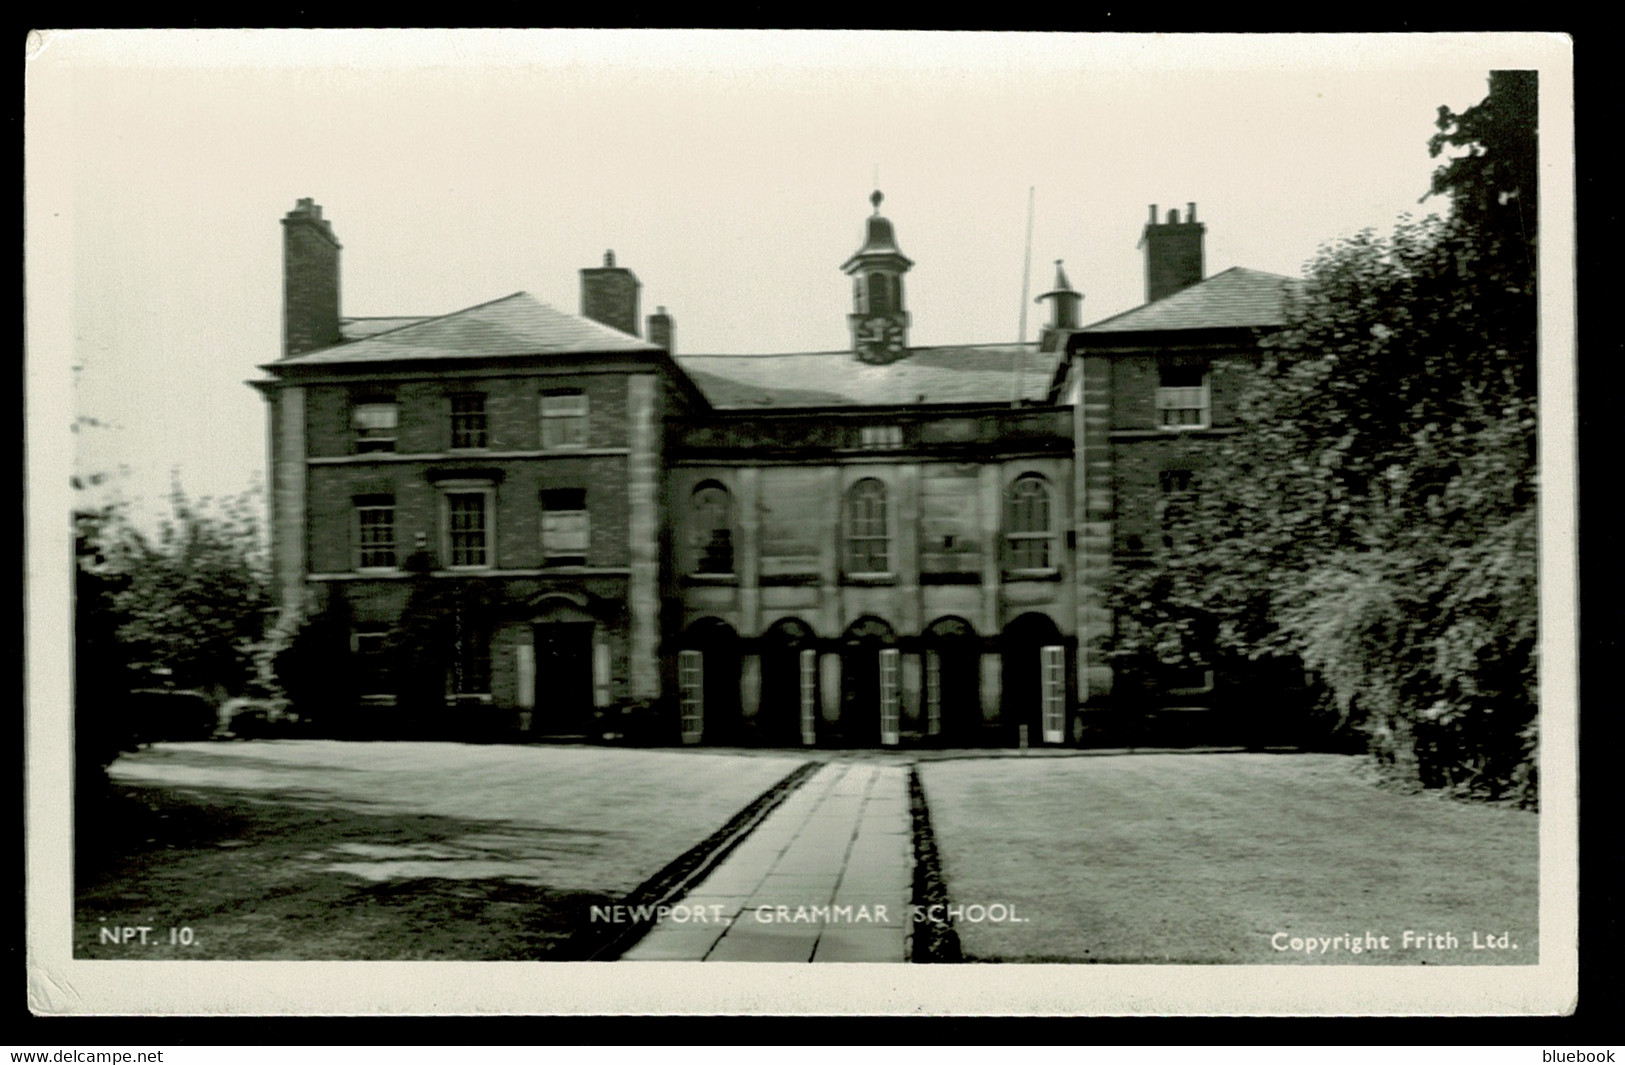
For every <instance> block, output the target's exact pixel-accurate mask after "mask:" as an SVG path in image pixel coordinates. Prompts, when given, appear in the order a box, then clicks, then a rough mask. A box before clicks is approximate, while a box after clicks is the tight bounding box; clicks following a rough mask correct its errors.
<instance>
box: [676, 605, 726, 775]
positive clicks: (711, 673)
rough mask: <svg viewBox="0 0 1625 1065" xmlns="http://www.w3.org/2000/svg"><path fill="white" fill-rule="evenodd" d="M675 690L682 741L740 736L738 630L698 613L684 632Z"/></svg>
mask: <svg viewBox="0 0 1625 1065" xmlns="http://www.w3.org/2000/svg"><path fill="white" fill-rule="evenodd" d="M677 694H678V704H679V707H680V710H681V726H682V740H683V742H684V743H709V744H729V743H738V742H739V739H740V735H739V733H740V707H739V634H738V633H736V632H734V630H733V628H732V627H731V626H729V625H728V623H727V622H724V621H719V620H718V619H716V618H701V619H700V620H699V621H696V622H695V623H694V624H692V625H690V626H689V627H688V631H687V632H686V633H684V634H683V642H682V649H681V650H680V651H678V652H677Z"/></svg>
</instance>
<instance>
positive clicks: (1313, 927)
mask: <svg viewBox="0 0 1625 1065" xmlns="http://www.w3.org/2000/svg"><path fill="white" fill-rule="evenodd" d="M919 773H920V780H921V784H922V786H923V788H924V792H925V797H926V801H927V802H928V804H929V806H930V811H931V821H932V827H933V828H934V830H935V834H936V840H937V846H938V848H939V850H940V852H941V855H942V868H943V875H944V877H945V878H946V880H947V884H948V894H949V896H950V898H951V899H952V901H953V902H954V903H956V904H959V905H968V904H972V903H981V904H983V905H988V904H990V903H995V902H1003V903H1006V904H1007V905H1013V906H1014V907H1015V911H1016V914H1017V915H1018V916H1019V917H1021V918H1023V919H1025V921H1026V923H1020V924H1018V923H1014V922H1009V923H1002V924H994V923H990V922H987V921H983V922H982V923H972V922H969V921H965V920H959V921H956V922H955V927H956V930H957V931H958V933H959V938H960V943H961V945H962V947H963V950H964V953H965V957H966V958H967V960H981V961H1029V962H1036V961H1092V962H1125V963H1156V962H1177V963H1190V964H1196V963H1231V964H1263V963H1271V962H1287V963H1302V962H1305V961H1308V962H1319V963H1330V964H1342V965H1347V964H1368V963H1377V964H1408V965H1415V964H1428V965H1482V964H1495V963H1500V964H1507V963H1513V964H1517V963H1527V964H1533V963H1534V962H1536V961H1537V960H1538V956H1537V947H1538V927H1537V924H1536V902H1537V897H1538V874H1539V864H1538V859H1537V824H1538V818H1537V816H1536V815H1535V814H1533V813H1530V812H1528V811H1524V810H1516V809H1510V808H1506V807H1494V806H1482V805H1471V804H1467V803H1459V802H1452V801H1449V800H1447V799H1444V798H1442V797H1440V796H1437V795H1408V794H1403V793H1400V792H1397V791H1389V790H1385V789H1381V788H1379V787H1377V786H1376V785H1375V784H1373V783H1372V782H1370V781H1369V780H1368V779H1366V777H1365V776H1364V771H1363V764H1362V763H1361V762H1360V760H1358V759H1353V758H1347V757H1340V756H1335V755H1308V754H1285V755H1270V754H1130V755H1121V756H1099V757H1075V758H1026V759H1023V758H995V759H967V760H963V761H941V762H929V763H923V764H921V765H920V767H919ZM1406 930H1410V931H1413V932H1417V933H1427V932H1433V933H1447V932H1448V933H1453V934H1454V935H1455V936H1456V939H1457V943H1458V946H1457V947H1456V948H1455V949H1431V950H1430V949H1416V948H1415V946H1414V945H1413V946H1412V948H1411V949H1405V948H1404V947H1403V946H1402V939H1401V937H1402V935H1403V933H1404V932H1405V931H1406ZM1277 932H1285V933H1287V934H1288V935H1287V937H1285V939H1283V940H1278V941H1277V942H1284V943H1287V944H1290V939H1291V938H1292V937H1304V938H1307V937H1311V936H1313V937H1334V936H1337V935H1339V934H1352V935H1354V936H1359V937H1363V936H1364V935H1365V933H1367V932H1371V933H1373V934H1374V935H1376V936H1379V937H1380V936H1384V935H1386V936H1388V937H1389V946H1390V949H1389V950H1387V951H1383V950H1381V949H1377V950H1372V951H1366V952H1364V953H1361V954H1352V953H1350V952H1349V951H1348V950H1347V949H1344V950H1338V951H1335V952H1327V953H1314V954H1308V953H1304V952H1302V951H1293V950H1290V949H1289V950H1286V951H1280V950H1276V949H1274V948H1273V946H1272V943H1271V939H1272V936H1274V934H1275V933H1277ZM1474 932H1477V933H1478V934H1479V939H1480V941H1481V942H1482V941H1484V940H1485V938H1486V936H1489V935H1492V934H1493V935H1495V936H1497V937H1498V936H1499V935H1500V934H1501V933H1510V936H1509V939H1508V946H1509V947H1510V945H1511V944H1516V945H1517V949H1516V950H1513V949H1501V950H1498V949H1480V950H1475V949H1473V947H1472V936H1473V933H1474ZM1444 942H1445V941H1443V940H1436V941H1435V942H1434V946H1435V947H1440V946H1442V945H1443V944H1444Z"/></svg>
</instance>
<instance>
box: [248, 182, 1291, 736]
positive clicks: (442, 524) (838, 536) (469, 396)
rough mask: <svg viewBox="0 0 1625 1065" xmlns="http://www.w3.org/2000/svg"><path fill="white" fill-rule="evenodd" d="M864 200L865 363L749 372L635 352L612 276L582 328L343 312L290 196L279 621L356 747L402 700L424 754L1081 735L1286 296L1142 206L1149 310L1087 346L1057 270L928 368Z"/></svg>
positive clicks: (318, 228)
mask: <svg viewBox="0 0 1625 1065" xmlns="http://www.w3.org/2000/svg"><path fill="white" fill-rule="evenodd" d="M872 202H873V203H874V206H875V213H874V215H873V216H872V217H870V218H868V219H866V221H865V235H866V236H865V242H864V244H863V246H862V247H861V248H860V249H859V252H858V253H857V254H856V255H854V256H853V257H852V258H851V259H849V260H848V261H847V263H846V264H845V266H844V267H843V269H845V270H846V272H847V273H849V274H851V275H852V277H853V296H852V298H853V304H852V307H851V309H850V314H849V315H848V319H849V323H850V325H851V329H852V350H850V351H846V352H825V353H808V354H806V355H793V356H764V357H758V358H750V357H730V356H680V355H674V353H673V352H672V351H671V347H672V342H673V341H672V338H673V335H674V330H673V324H672V318H671V316H670V315H668V314H667V313H666V311H665V308H663V307H662V308H660V310H659V312H658V313H657V314H656V315H652V316H651V317H650V321H649V338H650V341H652V342H650V341H642V340H639V339H637V336H636V332H637V323H638V299H639V291H640V286H639V284H638V282H637V279H636V278H635V277H634V276H633V275H632V274H631V272H630V271H629V270H626V269H625V268H624V267H618V266H616V265H615V263H614V258H613V254H612V253H611V254H610V255H606V258H605V263H604V265H603V266H601V267H591V268H588V269H585V270H582V271H581V274H582V291H581V305H582V313H581V315H580V316H579V317H577V316H573V315H568V314H565V313H563V312H559V311H555V310H553V309H552V308H550V307H547V306H546V305H544V304H540V303H538V302H536V301H534V300H532V299H531V298H530V297H528V296H525V295H524V294H522V293H520V294H516V295H515V296H512V297H507V298H506V299H503V300H497V301H493V302H492V303H490V304H482V305H480V306H478V307H475V308H470V309H468V310H467V311H463V312H457V313H456V314H453V315H447V316H443V317H441V318H430V319H390V320H382V319H341V318H339V317H338V271H337V264H338V258H337V255H338V247H339V246H338V242H337V240H336V238H334V237H333V234H332V228H331V226H330V225H329V224H328V223H327V222H325V221H324V220H322V219H321V209H320V208H319V207H316V206H315V205H314V204H312V203H310V202H309V201H300V203H299V205H298V206H297V207H296V208H295V210H294V211H293V212H291V213H290V214H289V216H288V217H287V218H286V219H284V228H285V238H284V248H285V262H286V271H285V285H286V287H285V313H284V320H285V323H286V339H285V347H284V358H283V359H282V360H280V361H279V362H277V363H273V364H271V365H268V366H267V367H265V369H266V370H267V371H268V372H269V374H270V378H269V379H268V380H265V381H260V382H256V385H257V387H259V388H260V389H261V391H262V392H263V394H264V395H265V398H266V401H267V415H268V419H269V426H270V434H269V437H270V440H269V450H270V456H269V457H270V463H271V480H272V492H271V503H272V528H273V569H274V572H275V579H276V581H277V584H278V588H279V593H280V602H281V603H282V605H283V608H284V611H285V613H286V615H287V616H288V617H290V618H293V617H295V616H298V617H300V618H303V619H305V620H306V621H307V622H308V621H310V620H311V619H314V618H318V617H327V618H330V619H337V620H336V624H335V625H334V626H332V628H333V629H334V630H335V631H342V632H347V633H348V636H349V642H348V646H347V647H341V648H338V649H337V652H338V653H340V654H341V655H343V654H347V655H348V656H349V657H348V659H346V661H345V663H344V668H346V669H347V670H348V671H349V672H348V674H347V675H350V676H353V677H354V678H355V684H354V686H353V689H354V690H353V691H352V692H351V695H352V696H353V701H354V702H355V703H356V704H357V707H358V709H357V710H356V713H357V714H358V715H362V716H358V717H357V718H356V720H357V721H361V722H363V723H364V724H363V727H362V731H366V730H367V729H370V728H373V727H374V726H376V727H377V728H378V729H379V730H383V731H387V729H385V728H384V726H385V724H386V723H387V722H388V721H389V720H390V719H391V715H392V714H395V713H397V712H398V711H400V710H401V708H402V707H404V706H406V705H407V704H412V705H413V706H415V707H417V713H418V720H420V721H421V719H422V718H423V717H424V716H425V715H426V716H427V718H429V719H430V723H431V726H433V727H431V728H429V730H428V731H430V732H432V733H436V734H448V733H449V734H457V733H466V732H470V731H473V732H483V733H485V734H494V735H509V736H513V735H520V736H523V735H530V736H583V737H596V736H601V735H604V734H606V733H614V732H619V731H637V733H638V734H639V735H641V736H642V737H644V738H646V739H648V740H650V741H653V742H689V743H760V744H773V745H783V746H792V745H809V744H825V745H843V746H873V745H878V746H894V745H908V744H968V745H986V744H1007V745H1010V744H1017V743H1030V744H1034V745H1037V744H1045V743H1050V744H1053V743H1065V742H1070V741H1072V740H1073V739H1074V738H1075V737H1076V736H1077V734H1078V731H1079V724H1080V721H1081V713H1082V712H1084V711H1086V709H1087V708H1088V707H1090V706H1094V705H1099V704H1100V703H1102V702H1103V701H1106V700H1109V698H1110V695H1111V690H1112V672H1111V669H1110V665H1109V653H1110V643H1111V636H1112V617H1111V614H1110V610H1109V607H1108V602H1109V591H1110V587H1111V581H1112V579H1113V574H1114V573H1115V572H1117V570H1118V567H1121V566H1123V565H1126V564H1128V565H1131V564H1134V563H1135V561H1136V560H1137V559H1140V558H1143V557H1145V556H1147V555H1148V554H1149V553H1151V552H1153V551H1154V550H1155V548H1156V545H1157V544H1158V543H1159V542H1160V540H1159V538H1158V537H1159V521H1160V514H1161V512H1160V510H1159V500H1160V499H1161V497H1162V495H1163V494H1164V493H1165V492H1166V491H1167V490H1168V487H1169V485H1170V484H1175V485H1178V486H1180V487H1184V486H1185V485H1186V483H1187V482H1186V479H1187V478H1189V477H1192V476H1195V475H1196V474H1195V472H1194V471H1199V470H1200V469H1201V467H1202V465H1203V460H1204V456H1205V450H1206V448H1207V447H1208V446H1210V441H1211V440H1213V439H1214V438H1215V437H1216V436H1219V435H1222V434H1223V433H1225V432H1227V431H1230V425H1231V423H1232V422H1233V420H1234V408H1235V403H1236V397H1237V395H1238V389H1239V386H1240V383H1241V382H1242V381H1243V380H1244V375H1245V374H1246V372H1247V371H1248V369H1249V368H1250V367H1251V365H1253V361H1254V358H1255V356H1254V347H1253V345H1254V342H1255V339H1256V335H1257V331H1258V328H1260V327H1267V326H1268V325H1269V324H1270V322H1269V321H1268V320H1267V315H1265V316H1264V320H1261V321H1259V322H1257V323H1254V324H1252V325H1245V326H1244V327H1240V326H1238V327H1231V326H1232V323H1230V322H1229V321H1228V320H1227V319H1225V318H1224V315H1225V314H1230V315H1231V317H1235V313H1234V310H1233V306H1234V305H1236V304H1238V301H1239V303H1243V304H1246V305H1247V306H1248V307H1251V306H1252V304H1251V303H1248V302H1247V301H1249V300H1251V301H1253V302H1256V296H1257V291H1256V290H1258V289H1259V286H1260V285H1266V287H1267V283H1264V282H1259V281H1258V280H1257V279H1258V278H1259V277H1264V276H1266V275H1253V274H1251V273H1246V274H1245V276H1240V275H1238V276H1237V277H1230V278H1229V280H1226V281H1224V282H1223V284H1214V285H1213V289H1212V291H1211V292H1209V291H1207V290H1208V289H1209V283H1207V282H1204V281H1203V280H1202V277H1201V228H1202V227H1200V226H1198V225H1197V224H1196V223H1195V221H1194V206H1193V207H1192V211H1191V214H1190V216H1189V217H1188V218H1187V220H1186V221H1185V222H1184V223H1179V222H1177V220H1175V219H1172V218H1171V219H1170V221H1169V223H1168V224H1166V225H1164V224H1160V223H1158V222H1157V220H1156V218H1155V214H1154V213H1153V218H1152V222H1151V224H1150V225H1148V227H1147V239H1146V242H1145V247H1146V249H1147V255H1148V265H1147V278H1148V284H1150V285H1152V286H1153V289H1154V290H1156V291H1159V292H1160V295H1158V296H1156V297H1153V298H1150V299H1148V303H1147V305H1146V307H1144V308H1141V309H1140V310H1139V311H1135V312H1130V313H1129V314H1128V315H1126V316H1119V317H1118V318H1117V319H1109V320H1107V321H1106V322H1104V323H1097V324H1096V325H1094V326H1088V327H1082V328H1080V327H1079V325H1078V322H1079V317H1078V314H1079V310H1080V308H1081V304H1082V300H1083V296H1082V294H1081V293H1078V292H1076V291H1074V290H1073V289H1072V288H1071V285H1070V283H1069V282H1068V281H1067V279H1066V276H1065V274H1064V272H1063V271H1062V270H1061V269H1060V267H1059V264H1057V277H1056V284H1055V287H1054V289H1053V290H1052V291H1050V292H1048V293H1046V294H1045V295H1044V296H1042V297H1040V299H1041V300H1044V301H1048V302H1049V303H1050V304H1051V311H1052V319H1051V321H1050V323H1049V325H1048V326H1047V327H1046V328H1045V329H1044V331H1043V334H1042V336H1041V338H1040V340H1039V342H1038V343H1037V344H1024V345H969V346H964V347H957V348H941V349H920V348H911V347H908V346H907V344H906V327H907V323H908V314H907V312H904V311H903V308H904V307H905V306H906V304H905V301H904V286H905V282H906V274H907V271H908V269H909V267H910V266H912V262H911V261H910V260H908V259H907V258H906V257H904V256H903V255H902V253H901V252H900V251H899V250H898V249H897V245H896V235H895V232H894V231H893V229H892V226H891V223H890V222H889V221H887V220H886V219H884V218H882V217H881V216H880V214H879V205H880V198H879V196H878V194H877V195H876V196H875V197H874V198H873V201H872ZM1193 242H1194V243H1193ZM1193 271H1194V276H1193ZM1214 281H1215V283H1216V282H1218V281H1219V279H1214ZM1238 285H1243V286H1244V287H1245V291H1243V292H1242V293H1241V295H1240V296H1234V295H1233V294H1232V290H1235V289H1236V286H1238ZM1170 286H1172V288H1170ZM1247 286H1250V287H1247ZM1163 289H1169V291H1161V290H1163ZM1148 295H1149V293H1148ZM1214 301H1217V302H1214ZM1225 301H1229V302H1225ZM1207 303H1214V306H1213V307H1208V306H1207ZM1215 308H1217V309H1215ZM1227 308H1229V309H1227ZM1142 312H1143V313H1142ZM1248 313H1252V312H1251V311H1249V312H1248ZM1136 315H1140V316H1141V317H1140V318H1136V317H1135V316H1136ZM1254 316H1255V317H1258V316H1257V315H1254ZM1142 319H1143V320H1142ZM1191 322H1195V325H1191V324H1190V323H1191ZM366 722H371V723H372V724H370V725H369V724H365V723H366Z"/></svg>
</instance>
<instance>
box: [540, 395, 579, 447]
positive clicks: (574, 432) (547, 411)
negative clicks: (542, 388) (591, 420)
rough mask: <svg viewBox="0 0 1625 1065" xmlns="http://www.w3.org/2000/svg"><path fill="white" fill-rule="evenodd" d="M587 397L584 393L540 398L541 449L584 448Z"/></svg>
mask: <svg viewBox="0 0 1625 1065" xmlns="http://www.w3.org/2000/svg"><path fill="white" fill-rule="evenodd" d="M586 444H587V396H586V393H584V392H570V393H561V394H558V395H552V396H543V397H542V447H543V448H560V447H585V446H586Z"/></svg>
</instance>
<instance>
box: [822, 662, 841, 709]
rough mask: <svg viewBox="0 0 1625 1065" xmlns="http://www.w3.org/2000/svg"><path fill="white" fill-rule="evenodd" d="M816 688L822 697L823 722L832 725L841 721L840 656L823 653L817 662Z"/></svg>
mask: <svg viewBox="0 0 1625 1065" xmlns="http://www.w3.org/2000/svg"><path fill="white" fill-rule="evenodd" d="M818 671H819V676H818V687H819V691H820V693H821V695H822V696H823V704H824V720H825V721H827V722H830V723H834V722H836V721H839V720H840V719H841V656H840V654H839V653H838V652H835V651H825V652H824V653H823V654H822V655H821V656H819V661H818Z"/></svg>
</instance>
